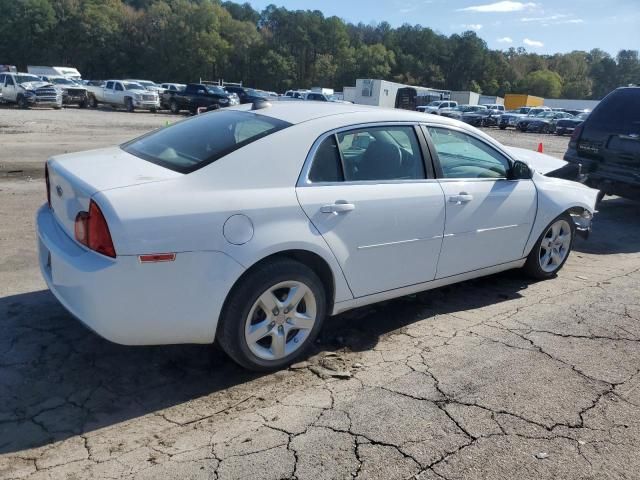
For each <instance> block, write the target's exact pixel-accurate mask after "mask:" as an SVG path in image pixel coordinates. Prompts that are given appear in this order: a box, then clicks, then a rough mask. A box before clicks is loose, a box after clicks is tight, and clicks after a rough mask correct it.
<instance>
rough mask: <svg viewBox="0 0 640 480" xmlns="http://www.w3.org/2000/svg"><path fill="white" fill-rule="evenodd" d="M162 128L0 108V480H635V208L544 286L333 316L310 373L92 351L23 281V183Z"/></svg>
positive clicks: (198, 357)
mask: <svg viewBox="0 0 640 480" xmlns="http://www.w3.org/2000/svg"><path fill="white" fill-rule="evenodd" d="M59 118H64V123H61V124H58V123H56V124H55V125H54V124H52V123H51V122H52V121H53V120H54V119H59ZM165 119H175V117H169V116H165V115H160V114H158V115H151V114H143V113H140V114H134V115H128V114H125V113H121V112H114V113H110V112H108V111H98V112H96V111H85V112H77V111H73V110H71V109H69V110H65V111H62V112H50V111H44V110H43V111H28V112H25V111H17V110H6V109H5V110H0V144H1V145H2V151H1V152H0V163H1V164H2V168H3V169H4V173H5V176H7V175H8V174H7V171H8V170H9V169H14V168H15V166H16V165H17V166H18V168H17V169H20V170H23V174H22V175H20V176H19V177H17V178H5V179H0V251H2V255H1V256H0V332H1V335H0V478H2V479H13V478H26V479H34V480H35V479H45V478H56V479H57V478H68V479H72V478H73V479H77V478H140V479H146V478H149V479H151V478H153V479H154V480H158V479H164V478H209V479H239V478H242V479H283V478H296V479H300V480H302V479H312V480H320V479H347V478H358V479H385V480H389V479H408V478H419V479H420V480H436V479H448V480H454V479H465V480H466V479H490V480H493V479H513V478H518V479H550V480H551V479H554V480H555V479H563V480H564V479H594V480H595V479H604V478H607V479H613V478H616V479H618V478H619V479H632V478H640V476H639V474H638V471H640V373H639V372H640V297H639V295H638V291H639V289H640V253H639V252H640V224H638V222H637V219H638V218H640V205H638V204H635V203H632V202H628V201H625V200H621V199H616V198H613V199H607V200H605V201H604V202H603V203H602V205H601V208H600V210H601V211H600V213H599V214H598V215H597V217H596V223H595V229H594V232H593V235H592V237H591V238H590V239H589V240H588V241H584V240H581V239H579V240H577V241H576V245H575V251H574V253H573V254H572V256H571V257H570V258H569V261H568V262H567V264H566V266H565V268H564V269H563V270H562V271H561V273H560V275H559V276H558V277H557V278H556V279H553V280H550V281H546V282H538V283H535V282H531V281H529V280H527V279H526V278H524V277H523V276H521V275H520V273H519V272H516V271H514V272H507V273H503V274H500V275H495V276H492V277H488V278H484V279H479V280H475V281H471V282H466V283H464V284H459V285H454V286H450V287H447V288H442V289H438V290H434V291H431V292H427V293H424V294H420V295H417V296H413V297H406V298H402V299H399V300H395V301H391V302H386V303H384V304H379V305H376V306H373V307H368V308H364V309H360V310H357V311H353V312H349V313H348V314H343V315H340V316H338V317H335V318H332V319H331V320H330V321H329V322H327V325H326V327H325V329H324V331H323V333H322V335H321V337H320V339H319V342H318V343H317V345H316V347H315V350H314V352H313V355H312V356H311V357H310V358H308V359H307V360H305V361H304V362H301V363H300V364H297V365H295V366H294V367H293V368H291V369H288V370H285V371H281V372H278V373H275V374H271V375H262V376H261V375H255V374H250V373H247V372H245V371H243V370H241V369H239V368H238V367H236V366H235V365H234V364H232V363H231V362H230V361H229V360H228V359H226V358H225V357H224V355H222V354H221V353H220V352H219V351H217V350H216V349H215V348H211V347H207V346H190V345H185V346H170V347H123V346H118V345H114V344H111V343H109V342H107V341H105V340H102V339H101V338H99V337H97V336H96V335H95V334H93V333H92V332H90V331H88V330H87V329H85V328H84V327H83V326H82V325H81V324H80V323H79V322H77V321H76V320H75V319H73V318H72V317H71V316H70V315H68V314H67V313H66V312H65V311H64V309H63V308H62V307H61V306H60V305H59V304H58V303H57V302H56V301H55V300H54V298H53V297H52V296H51V294H50V293H49V292H48V291H46V289H45V285H44V283H43V281H42V280H41V279H40V275H39V272H38V268H37V265H36V256H35V236H34V224H33V217H34V212H35V210H36V208H37V207H38V206H39V205H40V204H41V203H42V202H43V201H44V184H43V182H42V180H41V179H36V178H29V175H30V174H31V172H33V174H37V173H38V172H39V171H40V170H41V166H42V161H43V160H44V158H46V157H47V156H48V155H50V154H52V153H57V152H62V151H74V150H80V149H85V148H89V147H96V146H102V145H105V144H111V143H117V142H120V141H123V140H125V139H127V138H131V137H132V136H135V135H137V134H138V133H142V132H144V131H145V130H148V129H150V128H154V127H156V126H159V125H162V124H164V122H165V121H166V120H165ZM71 131H73V133H68V132H71ZM103 131H104V133H103ZM107 131H108V133H107ZM16 132H19V133H16ZM490 133H491V134H493V135H495V136H496V137H497V138H499V139H500V140H502V141H503V142H505V143H507V144H511V145H517V146H523V147H526V148H535V146H537V142H538V141H539V140H538V137H539V136H537V135H525V134H519V133H512V132H510V131H508V132H501V131H499V130H495V129H492V130H490ZM540 138H542V136H540ZM544 141H545V150H546V151H547V152H550V153H552V154H556V153H557V154H560V153H562V152H563V150H564V146H565V145H566V141H567V139H566V138H565V139H560V138H555V137H551V136H545V137H544ZM13 175H17V174H11V175H10V176H13Z"/></svg>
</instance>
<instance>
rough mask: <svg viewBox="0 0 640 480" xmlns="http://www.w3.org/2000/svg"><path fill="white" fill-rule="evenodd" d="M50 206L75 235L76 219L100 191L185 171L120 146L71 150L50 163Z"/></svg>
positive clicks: (164, 179)
mask: <svg viewBox="0 0 640 480" xmlns="http://www.w3.org/2000/svg"><path fill="white" fill-rule="evenodd" d="M47 165H48V169H49V185H50V192H51V208H52V209H53V212H54V215H55V217H56V219H57V220H58V222H59V223H60V225H61V226H62V227H63V228H64V229H65V231H66V232H67V234H69V236H71V237H72V238H74V237H75V233H74V228H75V219H76V216H77V215H78V213H79V212H82V211H88V208H89V201H90V200H91V197H92V196H93V195H95V194H96V193H98V192H102V191H105V190H112V189H115V188H124V187H131V186H134V185H141V184H143V183H150V182H160V181H167V180H173V179H176V178H180V177H182V176H183V174H181V173H178V172H174V171H172V170H169V169H167V168H163V167H160V166H158V165H155V164H153V163H151V162H147V161H146V160H142V159H141V158H138V157H135V156H133V155H131V154H129V153H127V152H125V151H123V150H121V149H120V147H110V148H105V149H101V150H92V151H88V152H80V153H72V154H67V155H60V156H56V157H53V158H51V159H50V160H49V161H48V162H47Z"/></svg>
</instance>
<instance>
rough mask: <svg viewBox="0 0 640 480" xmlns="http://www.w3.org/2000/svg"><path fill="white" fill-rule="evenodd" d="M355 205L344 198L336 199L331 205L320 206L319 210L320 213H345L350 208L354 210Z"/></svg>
mask: <svg viewBox="0 0 640 480" xmlns="http://www.w3.org/2000/svg"><path fill="white" fill-rule="evenodd" d="M355 208H356V206H355V205H354V204H353V203H349V202H347V201H345V200H337V201H336V203H333V204H331V205H323V206H322V208H320V211H321V212H322V213H333V214H336V215H337V214H339V213H346V212H350V211H351V210H355Z"/></svg>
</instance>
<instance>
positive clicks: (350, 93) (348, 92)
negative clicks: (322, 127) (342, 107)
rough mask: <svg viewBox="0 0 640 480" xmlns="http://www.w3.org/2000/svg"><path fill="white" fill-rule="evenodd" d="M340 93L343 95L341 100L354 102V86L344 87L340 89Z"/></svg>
mask: <svg viewBox="0 0 640 480" xmlns="http://www.w3.org/2000/svg"><path fill="white" fill-rule="evenodd" d="M342 93H343V95H344V98H343V100H344V101H345V102H351V103H355V100H356V87H344V89H343V90H342Z"/></svg>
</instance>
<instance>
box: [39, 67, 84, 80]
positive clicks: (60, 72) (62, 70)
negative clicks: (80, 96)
mask: <svg viewBox="0 0 640 480" xmlns="http://www.w3.org/2000/svg"><path fill="white" fill-rule="evenodd" d="M27 71H28V72H29V73H31V74H33V75H38V76H43V75H44V76H47V77H49V76H55V77H65V78H68V79H70V80H76V81H80V80H82V75H80V72H79V71H78V70H77V69H76V68H73V67H41V66H34V65H27Z"/></svg>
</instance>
